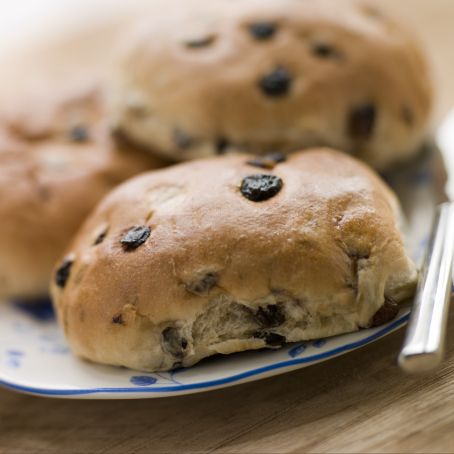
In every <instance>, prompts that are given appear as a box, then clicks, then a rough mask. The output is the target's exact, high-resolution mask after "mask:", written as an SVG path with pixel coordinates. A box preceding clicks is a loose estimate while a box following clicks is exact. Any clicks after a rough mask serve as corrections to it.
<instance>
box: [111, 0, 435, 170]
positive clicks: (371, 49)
mask: <svg viewBox="0 0 454 454" xmlns="http://www.w3.org/2000/svg"><path fill="white" fill-rule="evenodd" d="M174 3H175V2H174ZM110 93H111V109H112V112H111V122H112V126H113V127H114V128H117V129H118V130H120V131H121V132H122V133H123V134H124V135H126V136H128V137H129V138H130V140H133V141H136V142H138V143H140V144H142V145H144V146H146V147H147V148H148V149H149V150H150V152H152V153H155V154H158V155H162V156H165V157H167V158H171V159H173V160H176V161H180V160H188V159H193V158H200V157H206V156H210V155H215V154H223V153H225V152H228V151H231V150H240V151H249V152H253V153H262V152H263V153H267V152H270V151H274V150H279V151H284V152H290V151H294V150H297V149H301V148H305V147H310V146H321V145H322V146H332V147H335V148H338V149H341V150H344V151H348V152H350V153H352V154H354V155H356V156H358V157H359V158H361V159H362V160H365V161H366V162H368V163H369V164H371V165H372V166H374V167H375V168H377V169H379V170H383V169H385V168H387V167H389V166H391V165H392V164H394V163H395V162H397V161H402V160H405V159H407V158H409V157H410V156H412V155H414V154H415V153H417V152H418V148H419V146H420V145H421V141H422V140H423V139H424V138H425V136H426V134H427V123H428V118H429V113H430V107H431V101H432V92H431V86H430V83H429V76H428V70H427V64H426V61H425V59H424V56H423V55H422V51H421V49H420V47H419V46H418V43H417V42H415V40H414V38H413V37H412V36H411V35H410V34H409V33H408V32H407V30H406V29H405V27H403V26H402V25H400V24H399V23H396V22H395V21H394V20H392V19H391V18H389V17H387V16H386V15H385V14H383V13H382V12H380V11H379V10H377V9H376V7H375V6H374V7H372V6H369V5H367V3H364V2H360V1H354V0H350V1H348V0H336V1H333V0H317V1H315V0H241V1H231V0H209V1H207V0H205V1H204V0H199V1H196V0H188V1H184V2H180V4H179V8H170V6H169V7H168V8H163V10H162V11H160V13H159V14H157V15H153V16H150V17H148V18H147V19H145V20H144V23H143V24H142V25H136V27H134V30H133V33H132V36H131V37H130V39H129V43H128V44H125V46H124V49H123V51H122V52H121V57H120V58H119V63H118V65H117V66H116V70H114V71H113V76H112V82H111V88H110Z"/></svg>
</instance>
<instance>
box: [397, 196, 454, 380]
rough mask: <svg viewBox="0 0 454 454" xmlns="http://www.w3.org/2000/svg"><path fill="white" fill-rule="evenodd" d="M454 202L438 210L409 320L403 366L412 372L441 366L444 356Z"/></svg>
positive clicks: (453, 244)
mask: <svg viewBox="0 0 454 454" xmlns="http://www.w3.org/2000/svg"><path fill="white" fill-rule="evenodd" d="M453 257H454V204H453V203H450V202H448V203H444V204H442V205H440V206H439V207H438V209H437V213H436V215H435V219H434V223H433V225H432V230H431V234H430V238H429V242H428V246H427V251H426V256H425V258H424V262H423V266H422V269H421V273H420V279H419V282H418V287H417V290H416V295H415V299H414V303H413V308H412V312H411V316H410V320H409V322H408V327H407V333H406V337H405V341H404V345H403V348H402V350H401V352H400V355H399V366H400V367H401V368H402V369H403V370H405V371H406V372H409V373H417V372H426V371H430V370H432V369H434V368H435V367H437V366H438V365H439V364H440V363H441V361H442V359H443V355H444V345H445V336H446V324H447V320H448V310H449V303H450V300H451V288H452V264H453Z"/></svg>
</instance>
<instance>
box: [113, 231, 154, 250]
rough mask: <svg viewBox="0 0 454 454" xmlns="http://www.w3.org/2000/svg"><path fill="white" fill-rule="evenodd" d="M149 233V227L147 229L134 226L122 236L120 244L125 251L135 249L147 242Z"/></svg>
mask: <svg viewBox="0 0 454 454" xmlns="http://www.w3.org/2000/svg"><path fill="white" fill-rule="evenodd" d="M150 233H151V229H150V227H147V226H146V225H136V226H134V227H132V228H130V229H129V230H128V231H127V232H126V233H125V234H124V235H123V238H122V239H121V240H120V242H121V244H122V245H123V248H124V249H126V250H132V249H136V248H138V247H139V246H140V245H142V244H143V243H145V241H147V239H148V237H149V236H150Z"/></svg>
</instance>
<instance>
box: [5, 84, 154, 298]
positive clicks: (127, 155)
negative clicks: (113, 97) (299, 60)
mask: <svg viewBox="0 0 454 454" xmlns="http://www.w3.org/2000/svg"><path fill="white" fill-rule="evenodd" d="M42 88H43V87H40V90H39V91H37V92H34V91H33V90H32V89H30V92H28V93H27V94H25V93H24V95H23V96H15V97H13V99H14V102H11V103H10V104H9V105H2V111H1V113H0V200H1V202H0V219H1V223H0V297H1V298H33V297H40V296H43V295H47V293H48V287H49V280H50V278H51V275H52V268H53V265H54V264H55V261H56V260H57V258H58V257H59V256H60V255H61V254H62V253H63V252H64V250H65V248H66V247H67V246H68V243H69V241H70V240H71V237H72V236H73V235H74V233H75V232H76V230H77V229H78V228H79V227H80V225H81V224H82V222H83V220H84V219H85V217H86V216H87V215H88V213H89V212H90V211H91V210H92V208H93V207H94V206H95V205H96V203H97V202H98V201H99V200H100V199H101V198H102V197H103V196H104V195H105V194H106V193H107V192H108V191H110V190H111V189H112V188H113V187H114V186H115V185H117V184H118V183H120V182H122V181H123V180H125V179H127V178H129V177H131V176H133V175H136V174H137V173H139V172H141V171H144V170H147V169H151V168H154V167H156V166H157V165H158V163H159V161H158V160H157V159H156V158H154V157H152V156H151V155H149V154H148V153H143V152H139V151H134V150H131V149H123V148H122V146H121V145H116V144H115V143H113V141H112V139H111V138H110V135H109V129H108V126H107V123H106V120H105V118H106V116H105V101H104V98H103V96H102V94H101V93H100V91H99V90H98V89H97V88H96V87H94V86H92V85H91V84H89V85H86V84H85V83H84V84H82V85H79V84H78V83H74V84H73V85H71V87H69V85H68V86H67V88H68V89H67V90H66V89H65V90H61V91H59V90H58V89H57V88H56V87H55V86H54V87H48V90H47V91H42ZM31 93H34V96H33V95H32V94H31Z"/></svg>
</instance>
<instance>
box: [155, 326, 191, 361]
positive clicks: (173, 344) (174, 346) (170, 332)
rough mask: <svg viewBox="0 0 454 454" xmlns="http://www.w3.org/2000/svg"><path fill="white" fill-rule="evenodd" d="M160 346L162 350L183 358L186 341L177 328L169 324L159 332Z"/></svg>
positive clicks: (186, 345)
mask: <svg viewBox="0 0 454 454" xmlns="http://www.w3.org/2000/svg"><path fill="white" fill-rule="evenodd" d="M161 346H162V349H163V350H164V351H166V352H167V353H170V354H171V355H172V356H174V357H175V358H183V356H184V355H185V350H186V348H187V347H188V341H187V340H186V339H185V338H184V337H183V336H182V335H181V332H180V330H179V329H178V328H174V327H172V326H169V327H167V328H166V329H164V330H163V331H162V333H161Z"/></svg>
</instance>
